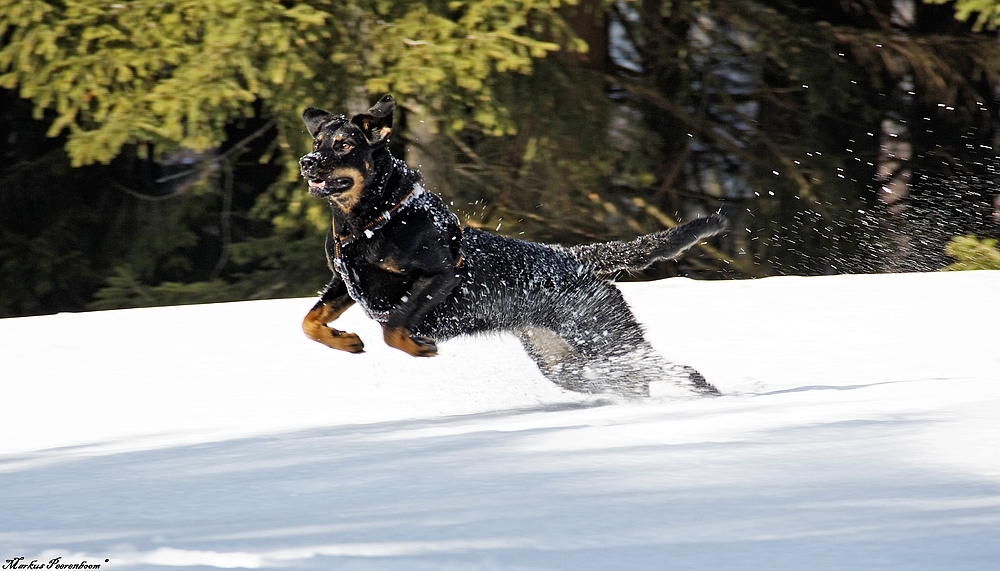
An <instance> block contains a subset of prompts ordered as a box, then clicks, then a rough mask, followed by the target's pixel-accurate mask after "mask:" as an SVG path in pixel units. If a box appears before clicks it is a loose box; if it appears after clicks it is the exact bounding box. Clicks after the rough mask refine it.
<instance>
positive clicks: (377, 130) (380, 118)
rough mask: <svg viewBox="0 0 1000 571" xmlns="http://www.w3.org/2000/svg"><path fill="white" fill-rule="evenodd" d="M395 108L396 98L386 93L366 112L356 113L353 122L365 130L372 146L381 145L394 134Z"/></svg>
mask: <svg viewBox="0 0 1000 571" xmlns="http://www.w3.org/2000/svg"><path fill="white" fill-rule="evenodd" d="M395 108H396V100H395V99H393V98H392V96H391V95H386V96H384V97H382V99H379V100H378V103H376V104H375V105H372V108H371V109H369V110H368V111H366V112H365V113H361V114H358V115H355V116H354V118H353V119H351V122H352V123H354V124H355V125H357V126H358V127H360V128H361V130H362V131H364V133H365V136H366V137H368V141H369V142H371V144H372V146H381V145H384V144H385V143H387V142H388V141H389V135H390V134H392V111H393V109H395Z"/></svg>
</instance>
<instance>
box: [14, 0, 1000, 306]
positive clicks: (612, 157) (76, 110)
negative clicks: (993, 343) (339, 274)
mask: <svg viewBox="0 0 1000 571" xmlns="http://www.w3.org/2000/svg"><path fill="white" fill-rule="evenodd" d="M998 6H1000V1H998V0H966V1H961V0H960V1H958V2H942V1H939V0H928V1H927V2H923V1H919V0H829V1H805V0H801V1H795V0H700V1H696V0H677V1H671V0H649V1H639V0H633V1H627V0H619V1H603V0H579V1H578V2H552V1H550V0H545V1H535V0H522V1H511V0H469V1H442V0H431V1H429V2H428V1H423V0H421V1H419V2H418V1H416V0H412V1H411V0H371V1H362V0H329V1H326V0H313V1H305V2H297V1H291V0H287V1H271V0H198V1H193V0H191V1H188V0H161V1H158V2H147V1H131V2H129V1H122V2H98V1H74V0H63V1H59V2H56V1H32V0H20V1H14V0H0V317H3V316H20V315H32V314H43V313H52V312H59V311H80V310H87V309H108V308H119V307H135V306H147V305H165V304H181V303H199V302H212V301H229V300H243V299H262V298H272V297H288V296H304V295H306V296H307V295H312V294H314V293H315V292H316V290H318V289H319V288H321V287H322V286H323V285H324V284H325V283H326V282H327V280H328V279H329V269H328V268H327V267H326V263H325V259H324V255H323V235H324V232H325V231H326V228H327V224H328V218H327V212H326V206H325V205H324V204H322V203H321V202H320V201H315V200H312V199H310V198H309V197H308V195H307V194H306V192H305V185H304V184H303V183H302V182H301V181H300V180H298V177H297V159H298V157H299V156H300V155H302V154H304V153H305V152H307V150H308V146H309V138H308V135H307V134H306V133H305V130H304V128H303V127H302V126H301V123H300V122H299V119H298V115H299V113H300V112H301V109H302V108H304V107H306V106H319V107H323V108H326V109H328V110H331V111H335V112H347V113H352V112H358V111H360V110H363V109H365V108H367V106H368V104H369V103H370V102H372V101H374V100H375V99H377V98H378V97H379V96H381V95H382V94H383V93H389V92H391V93H392V94H393V95H394V96H395V97H396V98H397V100H398V101H399V102H400V104H401V107H402V108H401V111H400V112H399V114H398V116H397V124H396V129H395V131H394V134H393V143H392V144H393V148H394V151H395V152H396V154H397V155H399V156H405V157H406V159H407V160H408V162H410V164H411V165H419V166H420V169H421V170H422V172H423V173H424V175H425V177H426V179H427V182H428V187H429V188H431V189H433V190H435V191H436V192H438V193H440V194H441V195H442V196H443V197H444V198H445V199H446V200H447V201H449V202H450V203H451V204H452V206H453V209H454V210H455V211H456V212H457V213H459V214H460V216H461V217H462V219H463V221H464V222H466V223H467V224H470V225H473V226H477V227H484V228H488V229H490V230H495V231H497V232H499V233H501V234H507V235H510V236H516V237H522V238H526V239H531V240H540V241H549V242H560V243H565V244H575V243H581V242H589V241H595V240H607V239H612V238H628V237H633V236H635V235H638V234H641V233H646V232H650V231H654V230H658V229H662V228H664V227H667V226H670V225H673V224H675V223H677V222H678V221H685V220H690V219H692V218H695V217H699V216H704V215H706V214H708V213H710V212H714V211H721V212H723V213H724V214H726V215H727V216H728V217H729V218H730V220H731V223H732V224H731V229H730V231H729V232H728V234H726V235H725V236H722V237H719V238H716V239H714V240H713V241H712V242H711V243H710V244H706V245H704V246H702V247H700V248H698V249H697V250H696V251H694V252H693V253H691V254H690V255H689V256H687V257H686V258H685V259H683V260H681V261H678V262H669V263H661V264H658V265H657V266H655V267H654V268H651V269H650V270H649V271H648V272H646V273H645V274H644V275H641V276H625V277H626V278H628V279H651V278H660V277H666V276H673V275H687V276H693V277H700V278H752V277H762V276H770V275H783V274H798V275H818V274H830V273H848V272H884V271H927V270H937V269H941V268H944V267H946V266H948V267H951V268H959V269H967V268H994V269H1000V252H998V251H997V250H996V247H995V246H996V238H997V237H998V234H1000V224H998V223H1000V201H998V192H1000V191H998V182H1000V179H998V177H1000V161H998V157H997V153H996V149H997V143H998V140H997V137H998V135H1000V40H998V37H997V31H996V24H997V22H996V21H995V20H994V19H993V18H994V16H993V13H994V11H995V10H997V9H998Z"/></svg>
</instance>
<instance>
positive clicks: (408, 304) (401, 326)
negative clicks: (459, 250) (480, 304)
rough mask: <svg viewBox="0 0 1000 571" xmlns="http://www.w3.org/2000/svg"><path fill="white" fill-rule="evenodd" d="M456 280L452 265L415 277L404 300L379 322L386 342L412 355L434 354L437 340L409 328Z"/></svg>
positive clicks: (451, 287) (433, 305)
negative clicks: (417, 333)
mask: <svg viewBox="0 0 1000 571" xmlns="http://www.w3.org/2000/svg"><path fill="white" fill-rule="evenodd" d="M459 281H460V278H459V277H458V276H457V275H455V270H454V268H449V270H447V271H445V272H442V273H440V274H436V275H432V276H428V277H423V278H420V279H418V280H416V281H415V282H414V283H413V287H412V288H411V290H410V295H409V297H408V298H407V299H406V301H404V302H403V303H401V304H400V305H399V306H397V307H396V308H395V309H394V310H393V312H392V314H390V315H389V320H388V321H386V322H385V323H383V324H382V336H383V337H384V339H385V343H386V345H389V346H390V347H395V348H396V349H399V350H400V351H404V352H406V353H409V354H410V355H413V356H414V357H433V356H434V355H437V344H436V343H434V340H433V339H431V338H429V337H421V336H419V335H414V334H413V333H412V331H413V329H414V328H415V326H416V325H417V324H418V323H420V322H421V321H422V320H423V319H424V317H425V316H426V315H427V313H428V312H430V310H432V309H434V308H435V307H437V305H438V304H440V303H441V302H442V301H444V300H445V298H447V297H448V294H450V293H451V290H453V289H454V288H455V286H456V285H458V282H459Z"/></svg>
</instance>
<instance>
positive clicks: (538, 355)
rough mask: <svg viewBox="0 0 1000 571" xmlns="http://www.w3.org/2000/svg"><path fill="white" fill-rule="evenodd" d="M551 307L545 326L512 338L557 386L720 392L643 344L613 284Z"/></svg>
mask: <svg viewBox="0 0 1000 571" xmlns="http://www.w3.org/2000/svg"><path fill="white" fill-rule="evenodd" d="M550 309H551V312H550V313H549V318H550V319H549V320H548V323H547V325H546V326H544V327H543V326H528V327H525V328H523V329H522V330H521V331H518V332H517V333H516V334H517V336H518V338H519V340H520V341H521V344H522V345H523V346H524V349H525V351H526V352H527V353H528V355H529V356H530V357H531V358H532V359H533V360H534V361H535V363H536V364H537V365H538V368H539V370H541V372H542V373H543V374H544V375H545V376H546V377H548V378H549V379H550V380H552V382H554V383H556V384H557V385H559V386H560V387H562V388H564V389H567V390H572V391H577V392H585V393H618V394H622V395H625V396H646V395H648V394H649V383H651V382H657V381H665V382H667V383H668V384H670V385H673V386H676V387H678V388H679V389H680V390H681V391H682V392H679V393H678V394H690V393H691V392H694V393H698V394H703V395H712V394H718V391H717V390H716V389H715V387H713V386H712V385H711V384H709V383H708V382H707V381H706V380H705V378H704V377H703V376H702V375H701V374H700V373H698V372H697V371H696V370H694V369H692V368H691V367H687V366H684V365H677V364H674V363H671V362H669V361H667V360H666V359H664V358H663V357H662V356H661V355H660V354H659V353H658V352H657V351H656V349H654V348H653V347H652V345H650V344H649V342H647V341H646V339H645V338H644V336H643V333H642V328H641V327H640V325H639V324H638V322H636V320H635V317H634V316H633V315H632V311H631V310H630V309H629V307H628V304H627V303H625V300H624V298H622V296H621V292H619V291H618V289H617V288H615V287H614V286H613V285H610V284H605V283H601V284H598V285H596V286H594V287H586V286H585V287H581V288H579V289H575V290H574V291H573V292H572V293H567V295H565V296H563V297H562V298H561V299H560V300H559V301H558V302H557V303H556V304H554V306H552V307H550Z"/></svg>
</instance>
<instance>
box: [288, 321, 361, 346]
mask: <svg viewBox="0 0 1000 571" xmlns="http://www.w3.org/2000/svg"><path fill="white" fill-rule="evenodd" d="M303 330H304V331H305V333H306V335H307V336H308V337H309V338H310V339H312V340H313V341H317V342H319V343H322V344H324V345H326V346H327V347H329V348H331V349H336V350H338V351H347V352H348V353H364V352H365V344H364V343H362V342H361V338H360V337H358V336H357V335H355V334H354V333H347V332H346V331H339V330H337V329H334V328H332V327H327V326H325V325H316V324H314V323H307V324H306V326H304V327H303Z"/></svg>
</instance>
